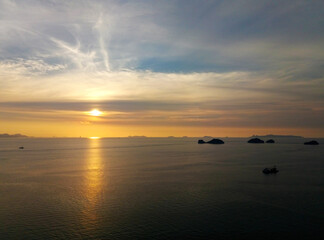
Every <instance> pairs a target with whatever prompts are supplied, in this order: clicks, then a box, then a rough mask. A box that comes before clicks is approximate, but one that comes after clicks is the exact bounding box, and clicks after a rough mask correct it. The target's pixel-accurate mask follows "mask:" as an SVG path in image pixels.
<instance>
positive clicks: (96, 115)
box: [89, 109, 102, 117]
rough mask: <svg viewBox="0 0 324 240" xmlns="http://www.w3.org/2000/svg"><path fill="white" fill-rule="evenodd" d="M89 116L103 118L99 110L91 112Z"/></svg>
mask: <svg viewBox="0 0 324 240" xmlns="http://www.w3.org/2000/svg"><path fill="white" fill-rule="evenodd" d="M89 115H91V116H95V117H98V116H101V115H102V112H101V111H99V110H97V109H93V110H91V111H90V112H89Z"/></svg>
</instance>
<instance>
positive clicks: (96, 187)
mask: <svg viewBox="0 0 324 240" xmlns="http://www.w3.org/2000/svg"><path fill="white" fill-rule="evenodd" d="M100 146H101V141H100V139H99V138H91V139H90V140H89V148H88V156H87V159H86V174H85V185H84V200H85V204H84V211H83V213H84V214H83V221H82V222H83V224H84V225H85V227H91V226H93V224H95V222H97V220H98V212H99V210H100V209H99V208H100V199H101V192H102V188H103V163H102V155H101V148H100Z"/></svg>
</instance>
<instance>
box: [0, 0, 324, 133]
mask: <svg viewBox="0 0 324 240" xmlns="http://www.w3.org/2000/svg"><path fill="white" fill-rule="evenodd" d="M323 10H324V3H322V2H320V1H298V2H296V1H293V0H291V1H290V0H289V1H284V2H280V3H279V2H275V1H274V2H269V1H265V0H258V1H256V0H255V1H253V0H249V1H228V0H226V1H225V0H224V1H222V0H220V1H199V2H197V1H191V0H189V1H181V0H180V1H173V2H172V3H170V2H164V1H154V2H153V1H152V2H148V1H136V2H135V1H114V0H111V1H86V0H83V1H60V2H58V1H37V0H28V1H19V0H17V1H11V0H2V1H0V21H1V25H0V42H1V45H0V85H1V89H0V102H1V104H0V105H1V106H2V107H3V108H4V110H2V111H3V113H2V114H3V116H5V117H6V118H7V119H10V118H12V119H18V118H19V119H22V118H25V119H30V120H31V119H33V120H35V119H49V120H51V119H61V120H62V121H63V120H64V121H65V120H69V119H70V120H73V121H78V122H80V121H81V122H83V123H86V122H87V121H88V120H87V119H79V118H80V116H83V115H82V114H83V113H82V112H83V111H88V110H89V109H90V108H95V107H96V108H100V109H101V110H103V111H107V112H109V115H105V117H103V118H100V119H101V123H102V124H105V123H109V124H112V123H114V124H117V123H119V124H130V123H132V124H143V125H144V124H152V125H158V124H164V125H168V124H169V125H172V124H174V125H181V124H183V125H190V126H198V125H206V126H247V125H248V126H252V125H253V124H254V125H255V126H262V125H263V126H277V125H278V126H283V127H285V126H286V127H288V126H302V127H306V126H310V125H311V126H322V125H321V123H320V121H319V119H321V118H322V119H323V100H324V99H323V98H324V87H323V86H324V72H323V69H324V68H323V65H324V63H323V59H324V46H323V44H322V43H323V41H324V32H323V31H322V29H323V27H324V25H323V19H324V16H323V14H322V12H323ZM57 113H62V114H57ZM66 113H71V115H65V114H66ZM139 113H141V114H139ZM304 115H305V116H306V117H305V116H304Z"/></svg>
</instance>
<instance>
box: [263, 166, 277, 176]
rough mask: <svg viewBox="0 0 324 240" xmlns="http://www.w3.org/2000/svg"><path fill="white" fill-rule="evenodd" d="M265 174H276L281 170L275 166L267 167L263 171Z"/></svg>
mask: <svg viewBox="0 0 324 240" xmlns="http://www.w3.org/2000/svg"><path fill="white" fill-rule="evenodd" d="M262 172H263V173H264V174H276V173H277V172H279V170H278V169H277V168H276V166H274V167H273V168H265V169H263V171H262Z"/></svg>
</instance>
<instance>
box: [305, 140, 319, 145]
mask: <svg viewBox="0 0 324 240" xmlns="http://www.w3.org/2000/svg"><path fill="white" fill-rule="evenodd" d="M304 145H319V143H318V142H317V141H315V140H313V141H309V142H304Z"/></svg>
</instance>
